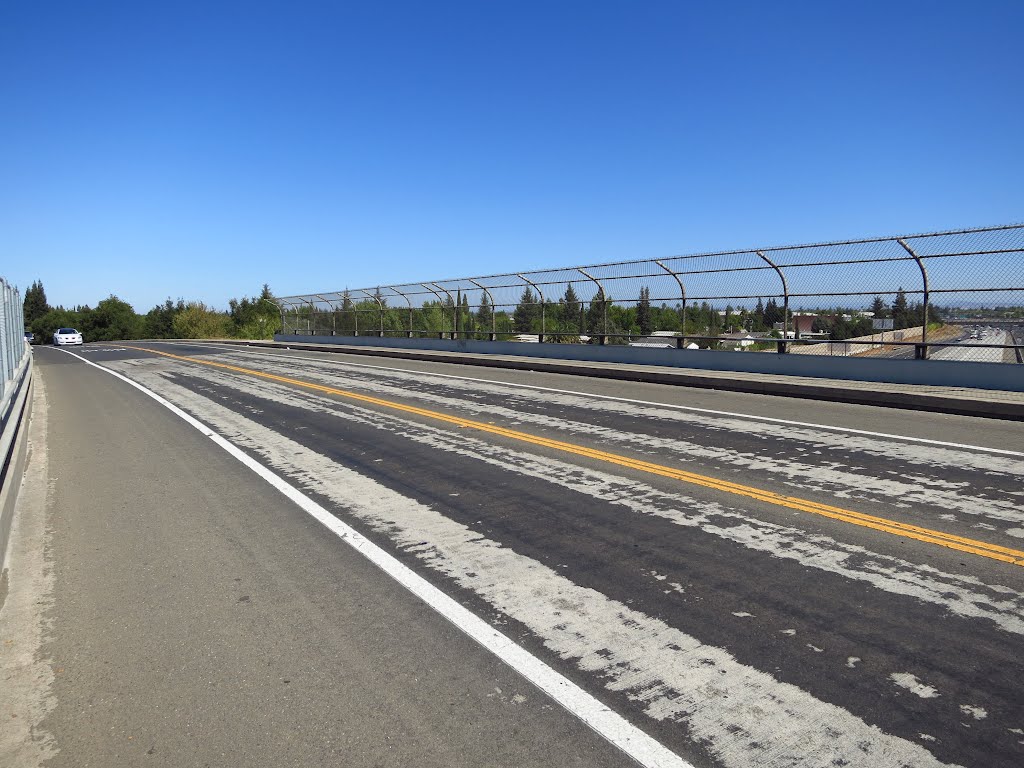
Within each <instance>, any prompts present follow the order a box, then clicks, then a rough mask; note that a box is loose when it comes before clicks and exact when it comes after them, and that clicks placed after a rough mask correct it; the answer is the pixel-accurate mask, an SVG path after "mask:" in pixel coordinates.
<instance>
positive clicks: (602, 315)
mask: <svg viewBox="0 0 1024 768" xmlns="http://www.w3.org/2000/svg"><path fill="white" fill-rule="evenodd" d="M609 304H611V301H609V300H608V299H606V298H605V295H604V288H598V289H597V293H595V294H594V298H592V299H591V300H590V308H589V309H587V332H588V333H591V334H603V333H611V331H612V329H611V328H610V327H608V326H607V318H608V314H607V311H608V305H609Z"/></svg>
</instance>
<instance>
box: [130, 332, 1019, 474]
mask: <svg viewBox="0 0 1024 768" xmlns="http://www.w3.org/2000/svg"><path fill="white" fill-rule="evenodd" d="M147 343H151V344H167V345H168V346H193V347H206V348H207V349H217V350H235V351H239V352H247V351H248V352H251V353H253V354H257V355H264V356H266V357H281V358H286V359H288V360H295V359H299V360H313V361H316V362H320V363H322V362H332V361H331V360H330V358H326V359H325V358H323V357H309V356H305V355H300V354H294V355H280V354H276V353H274V352H265V351H263V350H264V349H265V348H263V347H241V346H238V345H235V344H188V343H187V342H170V341H155V342H147ZM324 354H336V353H329V352H325V353H324ZM344 364H345V365H346V366H351V367H353V368H370V369H372V370H377V371H393V372H396V373H406V374H417V375H422V376H434V377H437V378H441V379H455V380H457V381H470V382H474V383H477V384H494V385H498V386H504V387H515V388H517V389H531V390H534V391H537V392H554V393H555V394H559V395H575V396H577V397H580V396H584V397H592V398H594V399H595V400H612V401H614V402H618V403H629V404H631V405H646V406H651V407H655V408H671V409H674V410H678V411H690V412H693V413H707V414H711V415H713V416H730V417H732V418H738V419H751V420H755V421H766V422H770V423H772V424H784V425H787V426H791V427H808V428H810V429H827V430H829V431H832V432H842V433H844V434H849V435H864V436H865V437H879V438H883V439H885V440H902V441H903V442H907V443H919V444H921V445H937V446H941V447H943V448H959V449H963V450H969V451H980V452H982V453H992V454H996V455H999V456H1017V457H1022V458H1024V451H1010V450H1007V449H1004V448H987V447H985V446H983V445H970V444H968V443H951V442H947V441H945V440H930V439H928V438H925V437H909V436H907V435H892V434H889V433H886V432H870V431H868V430H866V429H854V428H853V427H837V426H833V425H831V424H815V423H813V422H808V421H791V420H789V419H779V418H776V417H774V416H761V415H759V414H753V413H736V412H733V411H716V410H713V409H711V408H698V407H696V406H693V405H678V404H676V403H659V402H657V401H656V400H635V399H633V398H629V397H618V396H616V395H596V394H593V393H591V392H580V391H578V390H571V389H555V388H554V387H541V386H537V385H535V384H513V383H512V382H508V381H497V380H495V379H478V378H474V377H472V376H455V375H453V374H450V373H433V372H431V371H417V370H410V369H409V368H394V367H391V366H386V365H368V364H366V363H352V362H348V361H345V363H344ZM453 364H457V363H455V362H454V361H453Z"/></svg>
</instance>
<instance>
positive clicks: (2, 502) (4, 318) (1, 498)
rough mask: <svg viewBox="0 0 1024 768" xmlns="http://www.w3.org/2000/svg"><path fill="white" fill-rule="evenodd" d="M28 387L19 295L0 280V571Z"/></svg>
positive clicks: (28, 355) (19, 464)
mask: <svg viewBox="0 0 1024 768" xmlns="http://www.w3.org/2000/svg"><path fill="white" fill-rule="evenodd" d="M31 386H32V352H31V350H30V348H29V345H28V343H27V342H26V341H25V323H24V316H23V314H22V301H21V294H20V293H19V292H18V290H17V289H16V288H14V287H13V286H12V285H10V284H9V283H8V282H7V281H6V280H4V279H3V278H0V567H2V565H3V559H4V556H5V555H4V553H5V552H6V549H7V537H8V534H9V533H10V529H11V521H12V519H13V515H14V502H15V500H16V498H17V492H18V487H19V485H20V476H21V470H22V467H23V462H24V458H25V446H26V442H27V440H26V436H27V431H26V430H25V429H24V426H25V414H26V413H27V404H28V401H29V393H30V390H31Z"/></svg>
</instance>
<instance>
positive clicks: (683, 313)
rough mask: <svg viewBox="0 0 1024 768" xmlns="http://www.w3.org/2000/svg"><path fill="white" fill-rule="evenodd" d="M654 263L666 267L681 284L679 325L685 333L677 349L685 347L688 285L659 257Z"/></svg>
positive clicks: (680, 338)
mask: <svg viewBox="0 0 1024 768" xmlns="http://www.w3.org/2000/svg"><path fill="white" fill-rule="evenodd" d="M654 263H655V264H657V265H658V266H659V267H661V268H662V269H664V270H665V271H666V272H668V273H669V274H670V275H672V277H673V278H675V281H676V283H678V285H679V295H680V296H681V297H682V304H681V305H680V306H681V309H680V318H679V320H680V323H679V327H680V329H681V330H682V333H683V335H682V336H680V337H679V339H678V341H676V348H677V349H682V348H683V347H685V346H686V287H685V286H684V285H683V281H682V279H681V278H680V277H679V275H677V274H676V273H675V272H673V271H672V270H671V269H669V268H668V267H666V266H665V265H664V264H662V263H661V262H660V261H658V260H657V259H655V261H654Z"/></svg>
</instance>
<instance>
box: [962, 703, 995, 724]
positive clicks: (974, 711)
mask: <svg viewBox="0 0 1024 768" xmlns="http://www.w3.org/2000/svg"><path fill="white" fill-rule="evenodd" d="M960 711H961V712H963V713H964V714H965V715H969V716H970V717H973V718H974V719H975V720H984V719H985V718H986V717H988V712H986V711H985V709H984V708H983V707H972V706H971V705H970V704H961V705H960Z"/></svg>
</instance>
